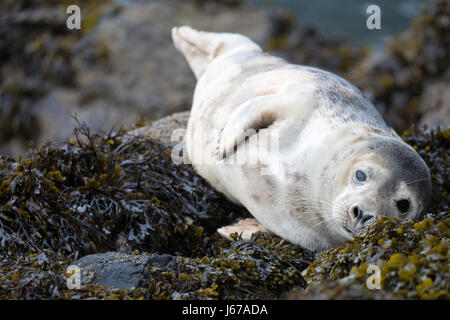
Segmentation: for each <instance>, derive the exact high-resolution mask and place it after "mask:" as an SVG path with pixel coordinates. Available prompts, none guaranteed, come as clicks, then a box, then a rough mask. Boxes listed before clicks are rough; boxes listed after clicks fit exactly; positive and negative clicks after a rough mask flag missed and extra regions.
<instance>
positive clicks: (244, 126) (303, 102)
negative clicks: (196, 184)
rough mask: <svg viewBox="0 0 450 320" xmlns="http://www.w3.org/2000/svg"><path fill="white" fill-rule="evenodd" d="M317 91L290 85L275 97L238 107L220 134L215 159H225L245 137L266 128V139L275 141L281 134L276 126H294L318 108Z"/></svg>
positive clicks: (245, 103)
mask: <svg viewBox="0 0 450 320" xmlns="http://www.w3.org/2000/svg"><path fill="white" fill-rule="evenodd" d="M314 92H315V90H314V88H312V87H311V86H308V85H301V86H298V85H290V86H287V87H286V88H285V89H284V90H283V91H281V92H279V93H275V94H269V95H264V96H256V97H253V98H250V99H249V100H247V101H246V102H244V103H242V104H241V105H239V106H238V107H237V108H236V109H235V110H234V111H233V113H232V115H231V116H230V118H229V119H228V120H227V122H226V124H225V126H224V127H223V129H222V130H221V132H220V133H219V137H218V140H217V145H216V149H215V150H214V154H213V156H214V157H215V158H216V159H217V160H219V161H220V160H223V159H225V158H226V157H227V156H229V155H231V154H232V153H233V152H234V151H235V150H236V148H237V147H238V146H239V145H240V144H241V143H243V142H244V141H245V139H246V138H248V137H250V136H251V135H253V134H257V133H258V132H259V131H260V130H263V129H272V130H273V131H271V132H267V131H266V133H268V135H267V136H266V138H268V137H269V138H270V139H276V138H277V136H278V137H280V134H281V132H278V131H277V129H278V128H279V126H278V125H276V124H277V123H280V122H281V121H284V122H286V125H289V124H288V122H291V123H295V122H296V121H301V120H302V119H305V118H307V117H308V116H309V115H310V113H311V110H312V109H314V108H315V107H316V102H317V101H316V99H315V98H314Z"/></svg>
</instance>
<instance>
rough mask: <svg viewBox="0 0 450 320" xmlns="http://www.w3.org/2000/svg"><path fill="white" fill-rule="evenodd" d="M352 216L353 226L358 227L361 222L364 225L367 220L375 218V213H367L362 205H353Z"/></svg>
mask: <svg viewBox="0 0 450 320" xmlns="http://www.w3.org/2000/svg"><path fill="white" fill-rule="evenodd" d="M350 218H351V220H352V221H353V223H352V224H353V226H354V227H356V226H357V225H358V224H359V223H361V225H363V224H364V223H366V221H367V220H370V219H372V218H373V215H370V214H365V213H364V212H363V211H362V210H361V208H360V207H358V206H353V207H352V208H350Z"/></svg>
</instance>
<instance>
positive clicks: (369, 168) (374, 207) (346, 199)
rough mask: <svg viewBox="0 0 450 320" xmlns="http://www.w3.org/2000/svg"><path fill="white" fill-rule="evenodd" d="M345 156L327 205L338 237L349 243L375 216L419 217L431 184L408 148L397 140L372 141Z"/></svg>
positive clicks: (426, 200) (414, 152)
mask: <svg viewBox="0 0 450 320" xmlns="http://www.w3.org/2000/svg"><path fill="white" fill-rule="evenodd" d="M350 154H351V155H350V156H349V157H350V159H346V161H345V166H344V167H343V168H342V170H341V171H340V172H341V173H340V175H339V176H337V177H336V184H335V188H334V195H333V202H332V212H333V217H334V220H335V222H336V223H335V226H336V228H337V229H338V230H337V231H338V232H340V234H341V235H343V236H344V237H346V238H352V236H353V235H355V234H359V233H361V232H362V231H363V230H365V228H366V227H367V226H368V225H369V224H370V223H372V222H375V221H376V220H377V218H378V217H380V216H388V217H396V218H398V219H400V220H404V219H414V218H419V217H421V216H423V215H424V213H425V211H426V206H427V202H428V199H429V197H430V195H431V179H430V173H429V170H428V167H427V165H426V163H425V162H424V161H423V160H422V158H421V157H420V156H419V155H418V154H417V152H416V151H415V150H414V149H413V148H411V147H410V146H408V145H407V144H406V143H404V142H402V141H399V140H397V139H392V138H373V139H370V140H367V141H362V142H359V143H356V144H355V145H354V146H353V147H352V152H351V153H350ZM348 160H349V161H348Z"/></svg>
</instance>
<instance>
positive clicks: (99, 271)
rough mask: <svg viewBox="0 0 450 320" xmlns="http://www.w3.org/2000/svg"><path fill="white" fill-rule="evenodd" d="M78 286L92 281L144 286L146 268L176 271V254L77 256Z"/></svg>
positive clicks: (105, 284) (125, 287) (127, 287)
mask: <svg viewBox="0 0 450 320" xmlns="http://www.w3.org/2000/svg"><path fill="white" fill-rule="evenodd" d="M72 265H75V266H78V267H80V271H81V286H85V285H89V284H94V285H98V286H106V287H112V288H118V289H122V290H128V289H132V288H138V287H144V286H145V284H146V275H147V271H146V270H147V268H156V269H159V270H161V272H163V271H167V270H171V271H176V269H177V263H176V258H175V257H173V256H170V255H167V254H161V255H160V254H150V255H145V254H142V255H130V254H125V253H120V252H106V253H100V254H92V255H87V256H84V257H82V258H81V259H78V260H76V261H75V262H73V263H72Z"/></svg>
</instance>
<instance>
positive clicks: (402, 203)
mask: <svg viewBox="0 0 450 320" xmlns="http://www.w3.org/2000/svg"><path fill="white" fill-rule="evenodd" d="M397 208H398V210H400V212H403V213H405V212H407V211H408V209H409V201H408V200H406V199H401V200H398V201H397Z"/></svg>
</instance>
